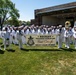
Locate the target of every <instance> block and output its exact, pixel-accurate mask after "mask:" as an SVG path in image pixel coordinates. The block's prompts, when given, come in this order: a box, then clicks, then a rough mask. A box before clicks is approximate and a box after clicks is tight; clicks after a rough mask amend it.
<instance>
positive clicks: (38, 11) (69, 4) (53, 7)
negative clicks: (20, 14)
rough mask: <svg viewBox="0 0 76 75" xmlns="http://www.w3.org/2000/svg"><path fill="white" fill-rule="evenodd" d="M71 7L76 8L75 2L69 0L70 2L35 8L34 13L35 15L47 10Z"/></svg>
mask: <svg viewBox="0 0 76 75" xmlns="http://www.w3.org/2000/svg"><path fill="white" fill-rule="evenodd" d="M71 8H76V2H71V3H67V4H62V5H57V6H52V7H47V8H42V9H37V10H35V14H36V15H37V14H41V13H48V12H53V11H59V10H65V9H71Z"/></svg>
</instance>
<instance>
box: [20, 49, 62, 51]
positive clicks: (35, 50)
mask: <svg viewBox="0 0 76 75" xmlns="http://www.w3.org/2000/svg"><path fill="white" fill-rule="evenodd" d="M21 50H22V51H61V50H59V49H21Z"/></svg>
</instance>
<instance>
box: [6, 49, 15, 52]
mask: <svg viewBox="0 0 76 75" xmlns="http://www.w3.org/2000/svg"><path fill="white" fill-rule="evenodd" d="M7 51H8V52H15V50H13V49H7Z"/></svg>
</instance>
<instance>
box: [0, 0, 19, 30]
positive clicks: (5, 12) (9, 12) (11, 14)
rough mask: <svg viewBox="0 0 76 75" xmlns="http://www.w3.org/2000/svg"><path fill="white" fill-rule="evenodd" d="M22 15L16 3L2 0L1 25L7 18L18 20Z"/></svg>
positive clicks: (0, 4)
mask: <svg viewBox="0 0 76 75" xmlns="http://www.w3.org/2000/svg"><path fill="white" fill-rule="evenodd" d="M19 17H20V15H19V10H18V9H16V7H15V4H14V3H13V2H12V1H11V0H0V25H1V29H2V25H3V24H4V22H5V21H6V20H8V19H9V18H12V20H16V21H17V19H18V18H19Z"/></svg>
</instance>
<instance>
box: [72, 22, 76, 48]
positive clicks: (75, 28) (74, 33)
mask: <svg viewBox="0 0 76 75" xmlns="http://www.w3.org/2000/svg"><path fill="white" fill-rule="evenodd" d="M73 38H74V46H75V49H76V21H75V22H74V29H73Z"/></svg>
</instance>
